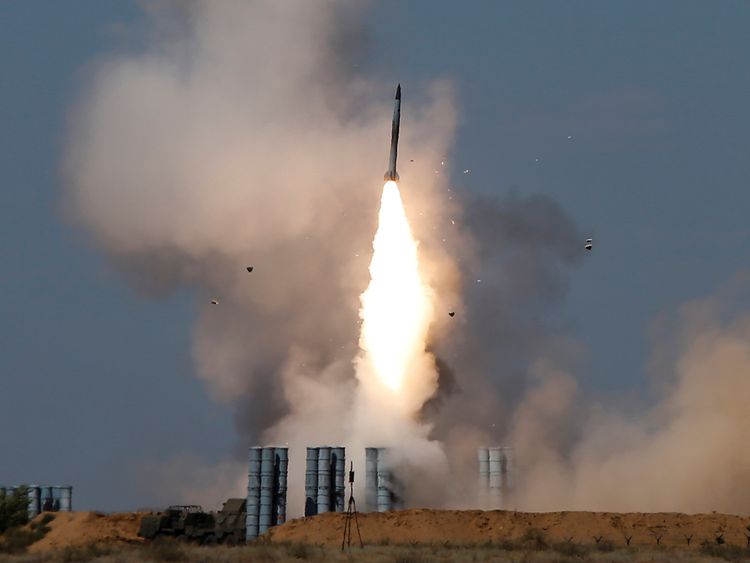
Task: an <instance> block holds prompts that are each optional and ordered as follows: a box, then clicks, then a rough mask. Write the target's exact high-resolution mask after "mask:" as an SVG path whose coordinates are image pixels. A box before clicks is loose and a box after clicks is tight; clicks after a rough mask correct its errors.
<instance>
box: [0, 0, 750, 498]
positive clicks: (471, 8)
mask: <svg viewBox="0 0 750 563" xmlns="http://www.w3.org/2000/svg"><path fill="white" fill-rule="evenodd" d="M143 20H144V15H143V13H142V11H141V9H140V8H139V7H138V5H137V4H136V3H132V4H131V3H129V2H115V1H111V0H105V1H101V0H99V1H78V0H76V1H69V2H64V3H63V2H43V1H41V0H24V1H20V0H18V1H15V2H12V1H6V2H2V3H0V126H1V127H2V133H1V134H0V178H1V181H2V186H1V187H0V250H1V252H0V256H1V257H2V260H1V261H0V280H1V287H2V289H3V292H2V294H3V298H2V299H1V300H0V483H1V484H16V483H20V482H36V483H40V484H46V483H71V484H73V485H74V486H75V487H76V489H75V493H74V504H75V506H76V508H102V509H117V508H120V509H124V508H134V507H137V506H142V505H145V504H148V498H147V497H144V496H143V495H142V493H141V492H140V489H139V488H138V487H137V485H136V484H134V483H133V471H134V470H133V464H137V463H138V462H139V461H147V460H159V459H168V458H171V457H173V456H174V455H178V454H192V455H195V456H197V457H199V458H200V459H202V460H205V461H206V462H213V461H218V460H221V459H223V458H224V457H226V456H228V455H230V454H231V452H232V451H234V449H235V448H236V447H237V444H236V440H235V435H234V432H233V422H232V413H231V412H230V411H229V410H228V409H227V410H225V409H224V408H223V407H221V406H218V405H217V404H215V403H214V402H213V401H212V400H211V399H210V398H209V397H208V395H207V394H206V392H205V390H204V389H203V387H202V385H201V384H200V383H199V382H198V381H197V380H196V379H195V378H194V377H193V373H192V372H193V368H192V365H191V363H192V362H191V352H190V325H191V322H192V319H193V311H192V310H191V304H190V296H189V295H178V296H176V297H174V296H173V297H171V298H170V299H169V300H167V301H144V300H142V299H140V298H138V297H137V296H136V295H134V294H133V293H132V292H131V291H130V290H129V289H128V288H127V287H126V285H125V284H124V283H123V281H122V280H121V279H120V278H118V277H117V276H116V275H114V274H113V273H112V272H110V271H109V270H108V268H107V266H106V264H105V262H104V261H103V259H102V258H101V257H100V256H99V255H98V254H97V253H96V252H95V251H94V250H93V249H92V248H90V247H89V246H88V245H87V244H86V242H85V240H84V238H83V237H82V236H80V233H77V232H76V230H75V229H74V228H72V227H71V226H70V225H69V224H68V223H67V222H66V221H65V220H64V217H63V214H62V212H61V199H62V196H61V194H62V181H61V178H60V174H59V167H60V158H61V148H62V146H63V140H64V134H65V126H66V119H67V115H68V111H69V108H70V106H71V104H72V103H73V101H74V100H75V97H76V92H77V91H78V88H80V87H81V76H82V71H83V69H84V68H85V66H86V65H87V64H88V63H91V62H92V61H94V60H95V59H96V58H97V57H99V56H101V55H102V54H105V53H107V52H108V51H111V50H112V49H114V48H116V47H117V46H118V45H120V44H121V43H122V42H123V41H126V42H128V43H129V44H132V43H133V42H137V37H138V30H139V29H140V26H142V23H143ZM369 23H370V25H371V32H372V37H371V44H370V46H369V47H370V49H371V51H370V53H369V56H370V58H369V59H368V60H367V61H365V62H363V64H364V65H369V66H371V67H372V68H373V69H375V70H376V71H377V72H378V73H380V74H382V75H383V76H385V77H388V78H389V79H392V80H393V81H394V82H395V81H397V80H400V81H401V82H402V83H404V84H405V88H406V90H405V92H408V85H409V83H410V82H411V83H416V82H418V81H428V80H432V79H434V78H436V77H444V78H446V79H449V80H451V81H452V82H453V84H454V86H455V88H456V93H457V100H458V105H459V108H460V114H459V119H460V124H459V130H458V135H457V138H456V143H455V150H454V151H453V153H452V154H450V155H448V156H449V159H450V160H451V161H452V162H453V163H454V174H455V180H456V186H457V187H458V188H460V189H466V190H476V191H481V192H485V193H489V194H498V195H502V194H507V193H508V192H510V191H513V190H515V191H516V192H518V193H519V194H533V193H543V194H547V195H550V196H552V197H554V198H555V199H556V200H557V201H558V202H559V203H560V205H561V206H562V207H563V208H564V209H565V210H566V212H567V213H568V214H569V215H570V216H571V217H573V219H574V220H575V221H576V223H577V224H578V225H579V226H580V227H581V228H582V229H583V230H584V231H585V232H588V233H591V236H592V237H594V239H595V245H596V246H595V249H594V252H593V253H592V254H591V255H590V256H588V257H587V260H586V261H585V263H584V265H583V266H582V267H581V268H579V269H578V270H577V271H575V272H574V274H573V278H572V283H571V289H570V293H569V295H568V296H567V298H566V301H565V305H564V314H565V321H566V322H567V323H569V324H570V327H571V330H572V331H573V333H574V334H575V335H576V336H577V337H578V338H579V339H580V340H581V342H582V343H583V344H584V345H585V346H586V348H587V349H588V360H587V363H586V366H585V370H584V377H585V378H586V379H587V380H588V381H589V382H590V384H591V386H593V387H594V388H597V389H599V390H600V391H601V392H606V393H613V392H618V391H625V390H626V391H627V392H633V391H636V392H637V391H638V390H639V389H642V388H644V387H645V386H646V382H645V381H644V370H645V365H646V362H647V360H648V354H649V343H648V330H649V325H650V323H652V322H653V320H654V318H655V317H656V315H658V314H659V313H660V312H661V311H664V310H667V309H670V308H672V307H674V306H675V305H677V304H679V303H680V302H682V301H684V300H686V299H690V298H693V297H699V296H703V295H705V294H708V293H711V292H713V291H715V290H716V288H717V287H718V286H720V285H721V284H723V283H725V282H726V281H727V280H728V279H729V278H730V277H731V276H732V275H733V274H734V273H736V272H737V271H739V270H741V269H743V268H746V256H747V248H748V240H749V239H750V226H748V222H747V210H748V209H750V190H748V187H749V183H750V158H748V155H747V148H748V141H747V132H748V130H750V109H749V107H748V106H749V104H748V100H750V67H749V66H748V62H747V57H748V54H749V53H750V34H749V33H748V29H750V3H748V2H747V1H744V0H742V1H740V0H722V1H721V2H710V1H708V0H705V1H700V2H699V1H689V0H672V1H663V2H652V1H648V0H644V1H628V2H625V1H622V2H598V1H594V0H589V1H576V0H569V1H567V2H559V1H556V0H549V1H528V0H517V1H508V2H495V1H490V0H486V1H476V2H471V3H458V2H451V1H447V0H409V1H397V0H384V1H381V2H376V3H374V8H373V11H372V15H371V18H370V22H369ZM406 100H408V96H407V97H406ZM407 104H408V102H407ZM405 107H406V108H408V105H405ZM466 168H468V169H471V174H470V175H462V174H461V170H463V169H466ZM582 242H583V241H582ZM139 495H140V496H139Z"/></svg>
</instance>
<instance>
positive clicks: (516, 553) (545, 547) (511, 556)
mask: <svg viewBox="0 0 750 563" xmlns="http://www.w3.org/2000/svg"><path fill="white" fill-rule="evenodd" d="M87 561H92V562H97V563H139V562H145V563H150V562H153V563H162V562H165V563H168V562H177V561H180V562H183V561H184V562H186V563H245V562H253V563H255V562H257V563H286V562H300V561H310V562H326V563H328V562H331V563H359V562H363V563H381V562H382V563H386V562H388V563H394V562H395V563H432V562H438V563H439V562H453V561H455V562H458V563H470V562H471V563H474V562H485V561H487V562H506V561H509V562H518V563H521V562H524V563H526V562H528V563H534V562H539V563H552V562H566V561H570V562H574V561H575V562H582V561H595V562H605V561H606V562H613V563H615V562H620V561H622V562H631V561H636V562H640V561H643V562H645V561H649V562H655V563H667V562H672V561H680V562H685V563H691V562H694V563H703V562H708V561H750V551H748V550H746V549H744V548H739V547H737V546H716V545H715V546H707V547H706V548H705V549H703V550H691V551H686V550H679V549H674V548H664V549H650V548H643V547H640V548H629V549H617V548H613V547H612V546H611V545H609V546H606V547H601V546H595V545H585V546H584V545H578V544H573V543H564V544H559V543H558V544H552V543H548V542H547V541H546V540H545V539H544V538H543V537H539V536H534V537H528V538H524V539H523V540H521V541H519V542H516V543H514V544H509V543H502V544H493V543H486V544H481V545H463V546H461V545H446V544H431V545H424V544H420V545H417V544H415V545H409V546H404V545H378V546H366V547H365V548H364V549H359V548H352V549H350V550H348V551H346V552H341V551H340V550H337V549H333V548H330V547H323V546H317V545H311V544H300V543H283V544H276V543H275V544H271V543H258V544H255V545H249V546H243V547H234V548H230V547H222V546H218V547H195V546H189V545H184V544H180V543H177V542H173V541H167V542H161V543H154V544H150V545H147V546H130V547H128V546H126V547H122V546H117V547H115V546H111V547H107V546H89V547H77V548H66V549H60V550H56V551H52V552H47V553H43V554H42V553H39V554H17V555H5V556H0V563H78V562H87Z"/></svg>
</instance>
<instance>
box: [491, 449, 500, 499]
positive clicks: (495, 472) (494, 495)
mask: <svg viewBox="0 0 750 563" xmlns="http://www.w3.org/2000/svg"><path fill="white" fill-rule="evenodd" d="M489 466H490V467H489V469H490V478H489V483H490V508H493V509H497V508H502V506H503V493H502V448H489Z"/></svg>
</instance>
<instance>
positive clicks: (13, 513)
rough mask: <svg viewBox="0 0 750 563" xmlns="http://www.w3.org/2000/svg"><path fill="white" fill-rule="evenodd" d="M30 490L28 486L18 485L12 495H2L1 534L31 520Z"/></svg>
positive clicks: (0, 509) (0, 508)
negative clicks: (29, 514) (29, 512)
mask: <svg viewBox="0 0 750 563" xmlns="http://www.w3.org/2000/svg"><path fill="white" fill-rule="evenodd" d="M28 495H29V492H28V488H27V487H18V488H17V489H16V490H15V491H13V494H12V495H10V496H1V497H0V534H4V533H5V531H6V530H8V529H10V528H14V527H16V526H23V525H24V524H26V523H27V522H28V521H29V517H28V505H29V496H28Z"/></svg>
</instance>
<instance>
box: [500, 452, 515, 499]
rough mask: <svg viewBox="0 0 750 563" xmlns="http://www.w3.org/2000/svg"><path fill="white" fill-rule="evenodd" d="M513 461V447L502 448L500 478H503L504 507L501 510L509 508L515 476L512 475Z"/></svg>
mask: <svg viewBox="0 0 750 563" xmlns="http://www.w3.org/2000/svg"><path fill="white" fill-rule="evenodd" d="M513 466H514V460H513V447H512V446H505V447H503V464H502V477H503V502H505V506H503V508H505V509H507V508H509V506H508V504H509V499H510V497H511V492H512V490H513V487H514V486H515V483H514V481H515V475H514V467H513Z"/></svg>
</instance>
